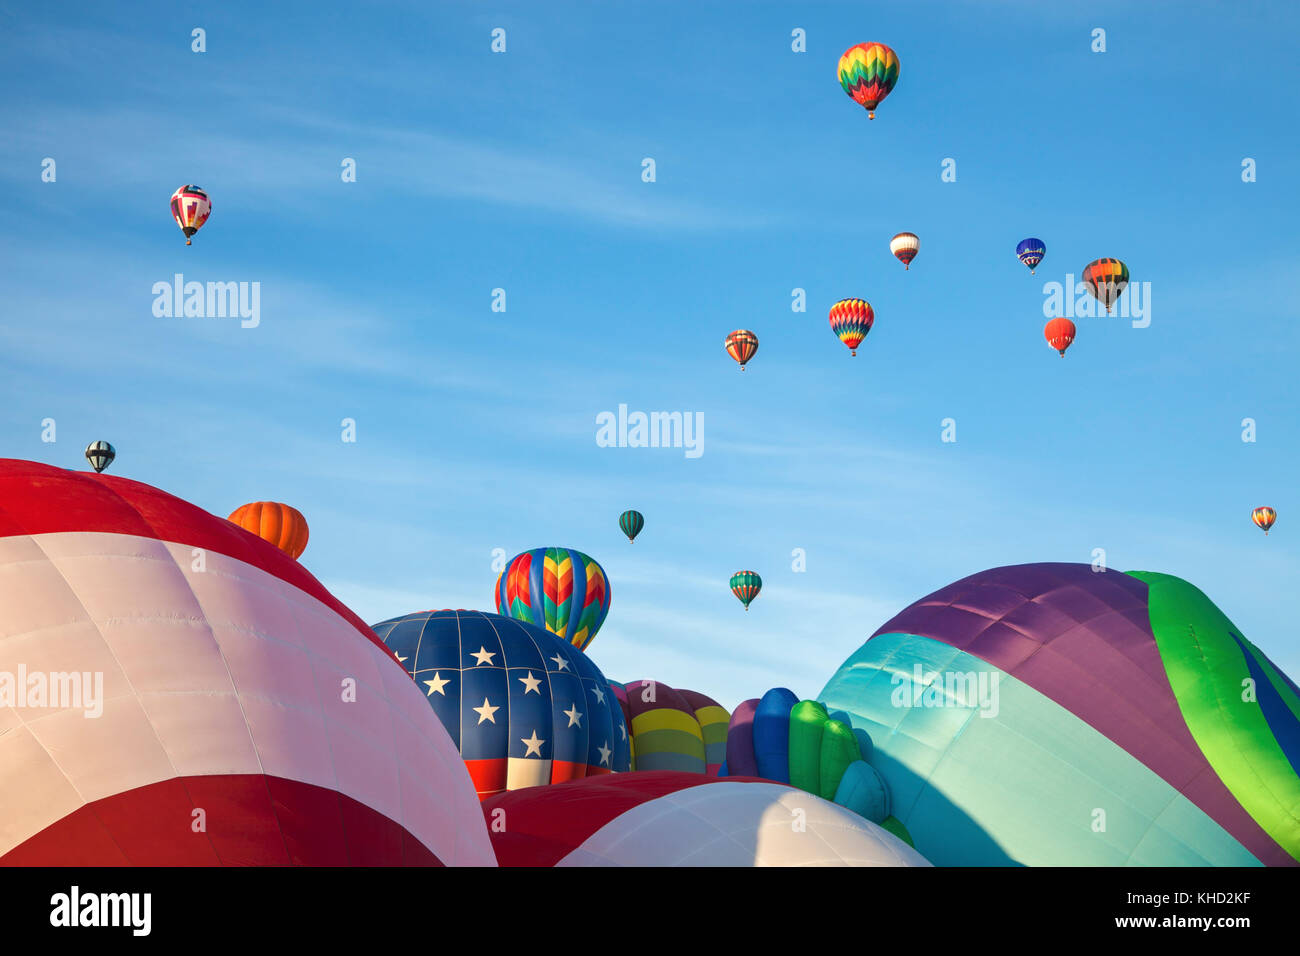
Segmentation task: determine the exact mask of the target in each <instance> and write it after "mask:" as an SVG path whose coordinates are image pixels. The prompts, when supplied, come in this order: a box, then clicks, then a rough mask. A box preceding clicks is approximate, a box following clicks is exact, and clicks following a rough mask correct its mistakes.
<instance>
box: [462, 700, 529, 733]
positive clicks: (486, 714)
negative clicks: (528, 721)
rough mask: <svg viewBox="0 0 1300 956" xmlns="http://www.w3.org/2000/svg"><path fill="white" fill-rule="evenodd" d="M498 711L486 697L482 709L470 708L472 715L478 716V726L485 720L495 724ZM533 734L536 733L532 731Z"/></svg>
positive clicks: (498, 708)
mask: <svg viewBox="0 0 1300 956" xmlns="http://www.w3.org/2000/svg"><path fill="white" fill-rule="evenodd" d="M500 709H501V708H500V707H493V706H492V704H491V703H490V702H489V701H488V699H487V698H486V697H484V698H483V706H482V707H473V708H471V710H473V711H474V713H476V714H478V722H479V723H480V724H481V723H483V721H485V720H487V721H491V722H492V723H494V724H495V723H496V722H497V718H496V712H497V711H498V710H500ZM534 733H536V731H534Z"/></svg>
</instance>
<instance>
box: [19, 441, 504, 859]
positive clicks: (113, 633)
mask: <svg viewBox="0 0 1300 956" xmlns="http://www.w3.org/2000/svg"><path fill="white" fill-rule="evenodd" d="M196 554H201V555H202V558H203V560H202V562H201V563H199V562H197V561H196ZM0 632H2V633H3V634H4V639H3V640H0V674H17V673H20V672H21V671H22V670H24V669H26V670H27V671H29V672H30V673H31V674H36V673H37V672H38V671H39V672H41V673H46V674H67V675H80V674H82V673H84V672H89V673H90V674H94V675H97V676H96V680H97V681H99V680H102V686H98V687H96V688H95V689H94V690H93V691H92V690H90V689H89V688H86V689H85V690H86V693H84V694H81V695H79V696H80V699H79V700H78V699H77V697H76V696H73V697H71V698H69V697H61V696H47V695H46V694H41V695H39V697H38V696H24V697H23V698H22V699H21V700H13V701H11V702H10V703H11V706H7V707H5V708H3V709H0V721H5V724H4V728H3V731H2V732H0V806H3V827H0V863H2V864H5V865H20V866H75V867H84V866H125V865H139V866H199V865H266V866H286V865H319V866H350V865H367V866H382V865H402V864H420V865H429V864H438V863H443V864H448V865H451V864H461V865H466V864H477V865H485V866H491V865H494V864H495V859H494V857H493V855H492V848H491V845H490V843H489V841H488V837H487V832H486V828H485V827H484V826H483V820H482V815H481V813H480V811H479V803H478V801H477V800H476V799H475V797H474V788H473V785H472V783H471V782H470V778H469V774H468V773H467V772H466V771H465V767H464V764H463V763H462V762H461V760H460V757H459V755H458V754H457V753H456V749H455V747H454V746H453V744H452V741H451V739H450V738H449V737H448V736H447V733H446V732H445V731H444V730H443V728H442V727H441V726H440V724H439V723H438V720H437V719H436V717H434V715H433V714H432V713H430V711H429V707H428V705H427V704H425V703H424V701H423V700H421V696H422V695H421V693H420V691H419V690H418V689H417V688H416V687H415V685H414V684H413V683H412V682H411V679H410V677H409V676H407V674H406V673H404V672H403V670H402V668H401V665H399V664H398V662H397V661H396V660H394V659H393V656H392V655H391V654H390V653H389V652H388V650H387V648H385V647H384V646H383V644H382V643H381V642H380V641H379V640H378V639H377V638H376V637H375V635H374V633H373V632H372V631H371V630H370V628H368V627H366V625H365V623H364V622H362V621H361V620H360V619H359V618H358V617H357V616H356V615H355V614H353V613H352V612H351V611H349V610H348V609H347V608H346V607H345V606H344V605H343V604H342V603H340V602H339V601H338V600H337V599H336V598H335V597H334V596H333V595H331V594H330V593H329V592H328V591H327V590H326V589H325V588H324V587H323V586H322V585H321V584H320V582H319V581H317V580H316V579H315V578H314V577H312V576H311V575H310V574H309V573H308V572H307V571H306V570H304V569H303V567H302V565H300V564H298V563H297V562H296V561H293V560H292V559H291V558H289V557H288V556H287V555H285V554H284V553H283V552H281V551H279V550H278V549H276V548H274V547H272V546H271V545H270V544H268V543H267V542H265V541H262V540H260V539H259V538H256V537H254V536H252V535H249V534H246V533H244V532H243V531H240V530H239V529H238V528H236V527H234V526H233V525H231V524H230V523H229V522H227V521H225V520H223V519H222V518H219V517H216V516H214V515H211V514H209V513H208V512H206V511H204V510H203V509H201V508H198V507H196V506H194V505H192V504H190V503H189V502H186V501H183V500H181V499H179V498H176V497H174V496H172V495H169V494H167V493H166V492H163V491H161V490H159V489H157V488H152V487H150V486H148V485H145V484H142V483H140V482H136V481H130V480H128V479H124V478H112V477H109V476H107V475H94V474H90V473H88V472H72V471H64V470H63V469H60V468H54V467H51V466H49V465H42V464H37V463H35V462H25V461H13V460H0ZM99 675H102V676H99ZM349 682H350V683H349ZM26 683H27V682H23V684H24V685H26ZM348 686H351V687H352V688H354V689H355V696H354V697H353V698H351V699H349V698H348V696H347V695H346V694H344V693H341V692H340V689H341V688H343V689H346V688H347V687H348ZM26 689H28V688H25V690H26ZM49 689H50V690H55V689H56V688H54V687H52V686H51V687H50V688H49ZM87 695H92V696H93V698H94V702H93V704H92V701H91V700H90V699H89V697H88V696H87ZM92 717H93V718H97V719H88V718H92ZM198 810H203V811H205V824H206V825H205V827H204V828H203V829H200V830H195V829H194V828H193V827H192V824H193V821H194V819H195V813H196V811H198Z"/></svg>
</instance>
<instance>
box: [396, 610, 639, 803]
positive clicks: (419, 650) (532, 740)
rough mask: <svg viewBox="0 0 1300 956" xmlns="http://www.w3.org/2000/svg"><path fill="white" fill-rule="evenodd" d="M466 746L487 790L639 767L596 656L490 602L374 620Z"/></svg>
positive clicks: (483, 793) (481, 791) (484, 793)
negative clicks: (483, 607) (487, 607)
mask: <svg viewBox="0 0 1300 956" xmlns="http://www.w3.org/2000/svg"><path fill="white" fill-rule="evenodd" d="M374 631H375V633H376V634H377V635H378V636H379V638H380V640H382V641H383V642H384V643H385V644H386V645H387V646H388V648H389V649H390V650H391V651H392V652H393V653H394V654H395V655H396V656H397V659H398V660H399V661H401V663H402V666H403V667H405V668H406V670H407V672H408V673H409V674H410V675H411V676H412V677H414V678H415V683H416V684H417V685H418V686H419V688H420V690H421V691H422V692H423V694H424V697H425V699H426V700H427V701H428V702H429V705H430V706H431V707H432V708H433V712H434V713H435V714H437V715H438V719H439V720H440V721H441V722H442V726H443V727H444V728H445V729H446V731H447V733H448V734H450V735H451V739H452V740H453V741H454V742H455V744H456V746H457V747H458V748H459V750H460V755H461V757H462V759H463V760H464V761H465V766H466V767H467V768H468V769H469V774H470V777H471V778H473V780H474V788H475V789H476V790H477V791H478V795H479V798H480V799H484V798H486V797H489V796H491V795H492V794H494V793H500V792H502V791H503V790H517V789H519V788H520V787H536V786H539V785H541V784H549V783H558V782H561V781H564V780H574V779H578V778H581V777H589V776H598V775H600V774H607V773H613V772H621V771H625V770H628V769H630V766H629V764H630V758H629V753H630V751H629V741H628V733H627V728H626V726H625V725H624V723H623V712H622V710H621V709H620V708H619V705H618V701H617V700H615V698H614V695H613V694H612V693H611V692H610V689H609V683H608V681H606V680H605V678H604V676H603V675H602V674H601V672H600V670H599V669H598V668H597V667H596V665H595V664H594V663H592V661H591V658H589V657H587V655H586V654H584V653H582V652H581V651H580V650H578V649H577V648H576V647H574V646H573V645H572V644H569V643H568V642H566V641H563V640H561V639H560V638H559V637H557V636H556V635H555V634H552V633H551V632H549V631H546V630H543V629H542V628H540V627H534V626H533V625H531V624H525V623H523V622H522V621H516V620H514V619H513V618H508V617H503V616H501V615H500V614H488V613H485V612H483V611H460V610H457V611H451V610H446V611H420V612H417V613H415V614H407V615H405V616H403V617H395V618H392V619H390V620H387V621H383V622H381V623H379V624H376V625H375V626H374Z"/></svg>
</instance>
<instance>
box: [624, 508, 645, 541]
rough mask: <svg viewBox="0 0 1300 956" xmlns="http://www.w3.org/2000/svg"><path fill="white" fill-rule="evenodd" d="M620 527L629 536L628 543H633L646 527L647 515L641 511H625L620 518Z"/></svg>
mask: <svg viewBox="0 0 1300 956" xmlns="http://www.w3.org/2000/svg"><path fill="white" fill-rule="evenodd" d="M618 527H619V529H620V530H621V531H622V532H623V533H624V534H625V535H627V540H628V541H633V540H635V539H636V536H637V535H639V534H640V533H641V529H642V528H644V527H645V515H643V514H641V512H639V511H624V512H623V513H622V514H621V515H619V516H618Z"/></svg>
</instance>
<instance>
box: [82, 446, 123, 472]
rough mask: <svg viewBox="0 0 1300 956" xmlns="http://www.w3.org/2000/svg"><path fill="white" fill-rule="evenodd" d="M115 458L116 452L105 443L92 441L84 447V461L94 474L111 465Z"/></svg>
mask: <svg viewBox="0 0 1300 956" xmlns="http://www.w3.org/2000/svg"><path fill="white" fill-rule="evenodd" d="M116 457H117V450H116V449H115V448H114V447H113V446H112V445H110V444H109V443H108V442H106V441H92V442H91V443H90V444H89V445H87V446H86V461H88V462H90V467H91V468H94V469H95V473H96V474H98V473H99V472H101V471H103V470H104V469H105V468H107V467H108V466H109V465H111V464H113V459H115V458H116Z"/></svg>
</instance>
